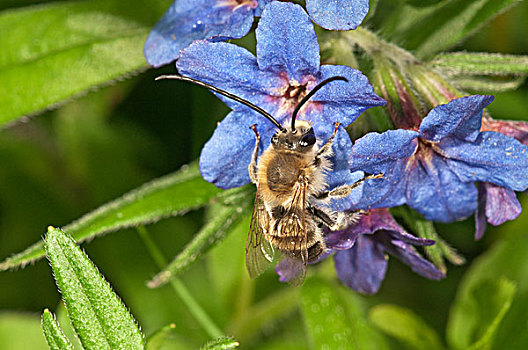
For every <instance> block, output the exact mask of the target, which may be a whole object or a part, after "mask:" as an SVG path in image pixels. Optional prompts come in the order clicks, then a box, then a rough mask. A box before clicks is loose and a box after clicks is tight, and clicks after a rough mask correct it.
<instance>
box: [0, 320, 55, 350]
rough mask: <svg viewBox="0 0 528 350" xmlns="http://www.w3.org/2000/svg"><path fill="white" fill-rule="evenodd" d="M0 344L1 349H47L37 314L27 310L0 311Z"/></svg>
mask: <svg viewBox="0 0 528 350" xmlns="http://www.w3.org/2000/svg"><path fill="white" fill-rule="evenodd" d="M0 344H1V345H0V347H1V348H2V349H31V350H46V349H49V347H48V345H47V344H46V340H45V339H44V337H43V336H42V327H41V324H40V320H39V317H38V315H37V314H34V315H33V314H29V313H27V312H12V311H7V312H6V311H2V312H0Z"/></svg>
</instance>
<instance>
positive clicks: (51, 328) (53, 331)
mask: <svg viewBox="0 0 528 350" xmlns="http://www.w3.org/2000/svg"><path fill="white" fill-rule="evenodd" d="M41 322H42V330H43V331H44V336H45V337H46V341H47V342H48V346H49V347H50V349H51V350H63V349H72V350H73V345H72V344H71V343H70V341H69V340H68V338H66V336H65V335H64V333H63V332H62V329H61V328H60V325H59V323H58V322H57V320H56V319H55V316H54V315H53V314H52V313H51V312H50V311H49V310H48V309H45V310H44V312H43V313H42V319H41Z"/></svg>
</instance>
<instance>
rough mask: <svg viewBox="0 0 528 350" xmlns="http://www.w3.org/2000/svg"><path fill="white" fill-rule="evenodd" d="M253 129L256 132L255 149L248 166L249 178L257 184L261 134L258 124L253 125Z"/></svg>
mask: <svg viewBox="0 0 528 350" xmlns="http://www.w3.org/2000/svg"><path fill="white" fill-rule="evenodd" d="M251 129H252V130H253V132H254V133H255V139H256V141H255V148H254V149H253V156H252V157H251V163H249V166H248V172H249V178H250V179H251V182H252V183H254V184H256V183H257V159H258V151H259V142H260V135H259V133H258V131H257V125H256V124H253V125H251Z"/></svg>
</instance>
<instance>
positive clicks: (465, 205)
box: [351, 95, 528, 222]
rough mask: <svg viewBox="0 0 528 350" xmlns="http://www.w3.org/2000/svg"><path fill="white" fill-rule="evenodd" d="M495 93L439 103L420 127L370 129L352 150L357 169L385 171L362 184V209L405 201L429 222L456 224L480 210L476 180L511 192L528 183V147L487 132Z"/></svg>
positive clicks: (388, 205) (360, 204)
mask: <svg viewBox="0 0 528 350" xmlns="http://www.w3.org/2000/svg"><path fill="white" fill-rule="evenodd" d="M492 100H493V97H492V96H480V95H475V96H468V97H462V98H459V99H455V100H452V101H451V102H449V103H448V104H445V105H440V106H437V107H435V108H434V109H433V110H432V111H431V112H429V114H428V115H427V116H426V117H425V118H424V119H423V120H422V123H421V125H420V128H419V130H418V131H415V130H402V129H400V130H390V131H387V132H385V133H383V134H378V133H370V134H367V135H365V136H364V137H363V138H361V139H359V140H357V142H356V143H355V145H354V147H353V149H352V153H353V156H352V159H351V164H352V168H351V169H352V170H353V171H354V170H358V169H361V170H363V171H365V172H367V173H372V174H378V173H383V174H384V176H383V178H382V179H374V180H371V181H369V182H368V183H366V184H365V186H363V197H362V199H361V201H360V203H359V204H358V207H362V208H365V209H369V208H387V207H393V206H397V205H401V204H407V205H409V206H410V207H412V208H414V209H416V210H417V211H419V212H420V213H421V214H423V215H424V216H425V218H426V219H428V220H434V221H441V222H451V221H454V220H460V219H463V218H466V217H468V216H470V215H472V214H473V213H475V211H476V210H477V192H478V191H477V188H476V186H475V184H474V182H475V181H479V182H488V183H492V184H495V185H498V186H500V187H502V188H505V189H507V190H512V191H523V190H525V189H526V188H527V187H528V173H527V172H526V169H527V168H528V147H526V146H525V145H523V144H522V143H520V142H519V141H517V140H515V139H514V138H511V137H508V136H506V135H503V134H501V133H498V132H494V131H482V132H481V122H482V110H483V108H484V107H486V106H487V105H488V104H489V103H491V101H492Z"/></svg>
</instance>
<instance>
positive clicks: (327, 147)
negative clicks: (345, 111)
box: [314, 122, 341, 165]
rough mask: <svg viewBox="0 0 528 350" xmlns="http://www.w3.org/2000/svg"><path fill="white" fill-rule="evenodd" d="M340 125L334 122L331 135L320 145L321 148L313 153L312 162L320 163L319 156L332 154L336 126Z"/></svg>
mask: <svg viewBox="0 0 528 350" xmlns="http://www.w3.org/2000/svg"><path fill="white" fill-rule="evenodd" d="M339 125H341V123H337V122H336V123H334V126H335V127H334V132H333V133H332V136H330V138H329V139H328V141H326V142H325V144H324V145H322V146H321V149H320V150H319V151H318V152H317V154H316V155H315V159H314V163H315V165H318V164H320V163H321V158H323V157H329V156H331V155H332V143H333V142H334V138H335V136H336V134H337V128H338V127H339Z"/></svg>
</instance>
